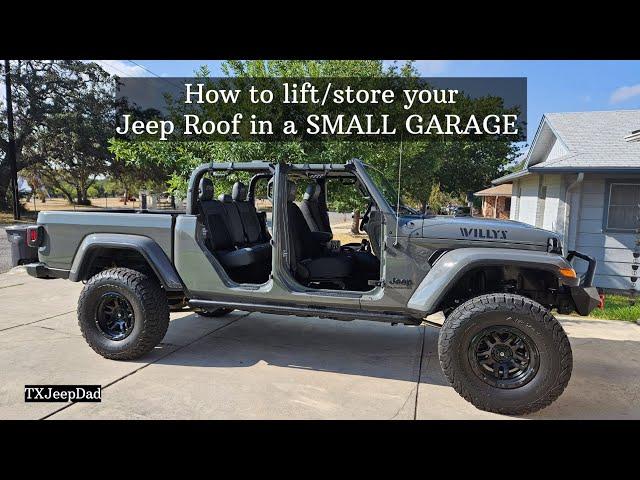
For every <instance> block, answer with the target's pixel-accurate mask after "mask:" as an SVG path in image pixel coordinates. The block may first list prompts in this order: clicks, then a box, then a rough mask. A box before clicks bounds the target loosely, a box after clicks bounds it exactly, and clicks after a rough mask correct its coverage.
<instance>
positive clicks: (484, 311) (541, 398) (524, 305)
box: [438, 293, 573, 415]
mask: <svg viewBox="0 0 640 480" xmlns="http://www.w3.org/2000/svg"><path fill="white" fill-rule="evenodd" d="M438 356H439V358H440V365H441V366H442V370H443V371H444V374H445V376H446V377H447V379H448V380H449V383H450V384H451V385H452V386H453V388H454V389H455V390H456V391H457V392H458V393H459V394H460V395H461V396H462V397H463V398H465V399H466V400H467V401H469V402H471V403H472V404H473V405H475V406H476V407H477V408H479V409H481V410H486V411H489V412H495V413H501V414H505V415H523V414H528V413H533V412H535V411H537V410H540V409H542V408H544V407H546V406H548V405H550V404H551V403H552V402H553V401H554V400H556V399H557V398H558V397H559V396H560V394H561V393H562V392H563V391H564V389H565V387H566V386H567V384H568V383H569V379H570V378H571V370H572V367H573V358H572V353H571V346H570V344H569V339H568V338H567V335H566V334H565V332H564V330H563V329H562V326H561V325H560V323H559V322H558V321H557V320H556V319H555V318H554V317H553V316H552V315H551V313H549V311H548V310H547V309H546V308H544V307H543V306H542V305H540V304H539V303H537V302H534V301H533V300H531V299H528V298H526V297H522V296H520V295H512V294H501V293H495V294H489V295H482V296H479V297H476V298H473V299H471V300H469V301H467V302H465V303H463V304H462V305H460V306H459V307H458V308H456V309H455V310H454V311H453V312H452V313H451V315H449V316H448V317H447V319H446V321H445V323H444V325H443V327H442V330H441V332H440V338H439V340H438Z"/></svg>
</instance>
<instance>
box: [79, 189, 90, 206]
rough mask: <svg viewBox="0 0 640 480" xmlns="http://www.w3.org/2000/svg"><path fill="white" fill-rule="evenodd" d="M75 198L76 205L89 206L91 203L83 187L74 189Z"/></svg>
mask: <svg viewBox="0 0 640 480" xmlns="http://www.w3.org/2000/svg"><path fill="white" fill-rule="evenodd" d="M76 196H77V198H78V205H91V202H90V201H89V199H88V198H87V188H86V187H84V186H79V187H76Z"/></svg>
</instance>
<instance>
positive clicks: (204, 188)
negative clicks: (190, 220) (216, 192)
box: [198, 177, 213, 202]
mask: <svg viewBox="0 0 640 480" xmlns="http://www.w3.org/2000/svg"><path fill="white" fill-rule="evenodd" d="M199 189H200V193H199V194H198V199H199V200H200V201H201V202H208V201H209V200H213V182H212V181H211V180H210V179H208V178H205V177H202V178H201V179H200V184H199Z"/></svg>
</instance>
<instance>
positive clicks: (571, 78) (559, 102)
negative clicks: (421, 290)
mask: <svg viewBox="0 0 640 480" xmlns="http://www.w3.org/2000/svg"><path fill="white" fill-rule="evenodd" d="M99 63H101V64H102V65H103V66H105V68H108V69H110V71H111V73H115V74H118V75H121V76H124V75H129V76H147V75H151V73H149V71H151V72H153V73H154V74H156V75H159V76H168V77H180V76H191V75H192V74H193V72H194V71H195V70H196V69H198V68H199V67H200V66H201V65H208V66H209V68H210V70H211V73H212V75H213V76H222V71H221V70H220V63H221V61H220V60H133V61H129V60H111V61H105V60H101V61H99ZM143 67H144V68H143ZM416 67H417V68H418V70H419V71H420V73H421V74H422V75H423V76H427V77H428V76H451V77H527V79H528V80H527V94H528V99H527V102H528V105H527V109H528V122H529V128H528V139H527V141H528V142H531V140H532V136H533V134H535V130H536V128H537V126H538V123H539V121H540V118H541V117H542V114H544V113H546V112H576V111H589V110H627V109H637V108H640V61H618V60H616V61H614V60H607V61H595V60H594V61H592V60H589V61H586V60H579V61H578V60H500V61H496V60H490V61H489V60H451V61H449V60H417V61H416ZM145 69H148V70H149V71H147V70H145Z"/></svg>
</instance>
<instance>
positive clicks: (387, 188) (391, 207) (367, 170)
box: [357, 160, 418, 215]
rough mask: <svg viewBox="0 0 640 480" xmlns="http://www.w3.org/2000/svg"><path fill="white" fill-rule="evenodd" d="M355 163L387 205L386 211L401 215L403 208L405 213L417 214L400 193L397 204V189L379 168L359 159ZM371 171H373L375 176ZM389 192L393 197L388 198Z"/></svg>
mask: <svg viewBox="0 0 640 480" xmlns="http://www.w3.org/2000/svg"><path fill="white" fill-rule="evenodd" d="M357 165H358V166H360V167H361V170H362V172H363V174H365V175H366V176H367V178H368V179H369V180H370V182H371V184H372V185H373V186H374V187H375V190H376V192H377V193H378V195H379V196H380V197H381V199H382V200H384V203H385V205H386V206H387V207H388V211H389V212H390V213H393V214H394V215H396V213H399V214H400V215H402V214H403V212H402V211H403V210H404V214H405V215H418V212H417V211H416V210H414V209H413V208H411V207H408V206H407V205H405V203H404V201H403V199H402V195H400V204H399V205H398V191H397V190H396V188H395V187H394V186H393V185H392V184H391V182H390V181H389V180H388V179H387V177H385V175H384V174H383V173H382V172H381V171H380V170H378V169H377V168H375V167H373V166H372V165H369V164H367V163H364V162H362V161H360V160H358V161H357ZM371 173H375V176H374V175H372V174H371ZM389 194H391V195H392V197H393V198H390V197H389V196H388V195H389ZM379 202H380V200H378V203H379ZM398 206H399V207H400V208H398V209H397V210H398V212H396V208H397V207H398Z"/></svg>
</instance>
